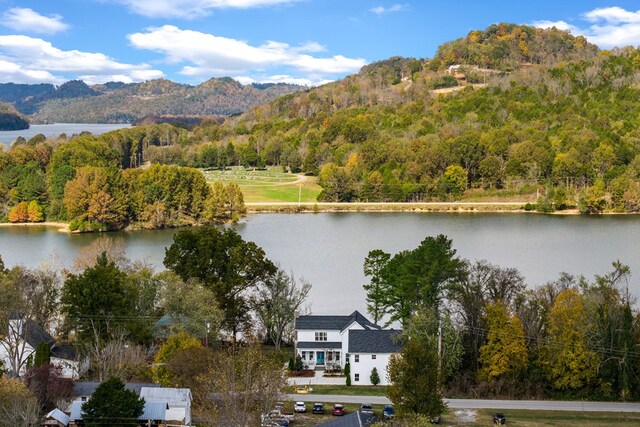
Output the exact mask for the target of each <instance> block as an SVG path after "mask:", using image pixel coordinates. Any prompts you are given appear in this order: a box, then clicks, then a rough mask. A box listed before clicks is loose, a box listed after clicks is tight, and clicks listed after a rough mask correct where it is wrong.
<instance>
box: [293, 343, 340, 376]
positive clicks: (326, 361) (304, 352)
mask: <svg viewBox="0 0 640 427" xmlns="http://www.w3.org/2000/svg"><path fill="white" fill-rule="evenodd" d="M297 353H298V355H299V356H300V357H301V358H302V363H303V365H304V368H305V369H311V370H315V371H325V370H326V371H336V370H342V359H341V357H342V351H341V349H340V350H336V349H331V348H325V349H300V348H298V350H297Z"/></svg>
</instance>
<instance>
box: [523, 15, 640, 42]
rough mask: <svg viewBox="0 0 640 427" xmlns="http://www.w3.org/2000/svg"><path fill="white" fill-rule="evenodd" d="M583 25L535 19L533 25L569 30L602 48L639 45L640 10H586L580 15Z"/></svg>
mask: <svg viewBox="0 0 640 427" xmlns="http://www.w3.org/2000/svg"><path fill="white" fill-rule="evenodd" d="M581 20H582V21H585V22H586V23H588V24H586V25H585V26H579V25H572V24H569V23H567V22H566V21H536V22H534V23H533V25H534V26H536V27H540V28H550V27H553V26H555V27H556V28H558V29H560V30H567V31H570V32H571V34H573V35H576V36H577V35H582V36H585V37H586V38H587V39H588V40H589V41H590V42H591V43H594V44H596V45H598V46H599V47H601V48H603V49H610V48H613V47H623V46H628V45H631V46H638V45H640V10H638V11H636V12H633V11H628V10H625V9H622V8H620V7H605V8H599V9H594V10H592V11H589V12H586V13H584V14H583V15H582V16H581Z"/></svg>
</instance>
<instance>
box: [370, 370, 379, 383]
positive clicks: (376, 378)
mask: <svg viewBox="0 0 640 427" xmlns="http://www.w3.org/2000/svg"><path fill="white" fill-rule="evenodd" d="M369 381H371V384H373V385H378V384H380V375H379V374H378V369H377V368H375V367H374V368H373V369H372V370H371V375H370V376H369Z"/></svg>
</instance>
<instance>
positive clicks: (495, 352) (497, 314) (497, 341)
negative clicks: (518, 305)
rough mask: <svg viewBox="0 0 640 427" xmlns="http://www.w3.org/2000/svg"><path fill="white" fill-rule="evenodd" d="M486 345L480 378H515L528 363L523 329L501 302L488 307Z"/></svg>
mask: <svg viewBox="0 0 640 427" xmlns="http://www.w3.org/2000/svg"><path fill="white" fill-rule="evenodd" d="M485 317H486V319H485V322H486V324H487V327H488V332H487V342H486V344H485V345H483V346H482V347H481V348H480V363H481V368H480V371H479V375H480V377H481V378H483V379H486V380H489V381H495V380H497V379H500V378H504V377H508V376H511V377H513V376H514V375H516V374H517V373H518V372H519V371H522V370H523V369H525V368H526V367H527V365H528V363H529V359H528V352H527V345H526V341H525V336H524V329H523V327H522V323H521V322H520V319H518V317H517V316H515V315H510V314H509V311H508V309H507V307H506V306H505V305H504V304H503V303H502V302H496V303H492V304H489V305H487V312H486V315H485Z"/></svg>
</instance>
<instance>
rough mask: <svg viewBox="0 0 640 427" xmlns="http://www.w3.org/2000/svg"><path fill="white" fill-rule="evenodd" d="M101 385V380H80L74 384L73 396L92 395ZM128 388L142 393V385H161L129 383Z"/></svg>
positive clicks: (126, 386) (138, 393)
mask: <svg viewBox="0 0 640 427" xmlns="http://www.w3.org/2000/svg"><path fill="white" fill-rule="evenodd" d="M99 385H100V382H99V381H79V382H77V383H75V384H74V385H73V394H72V396H73V397H81V396H91V395H92V394H93V392H94V391H96V388H98V386H99ZM124 387H125V388H126V389H127V390H133V391H135V392H136V394H137V395H138V396H139V395H140V390H141V389H142V387H161V385H159V384H148V383H127V384H125V385H124Z"/></svg>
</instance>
